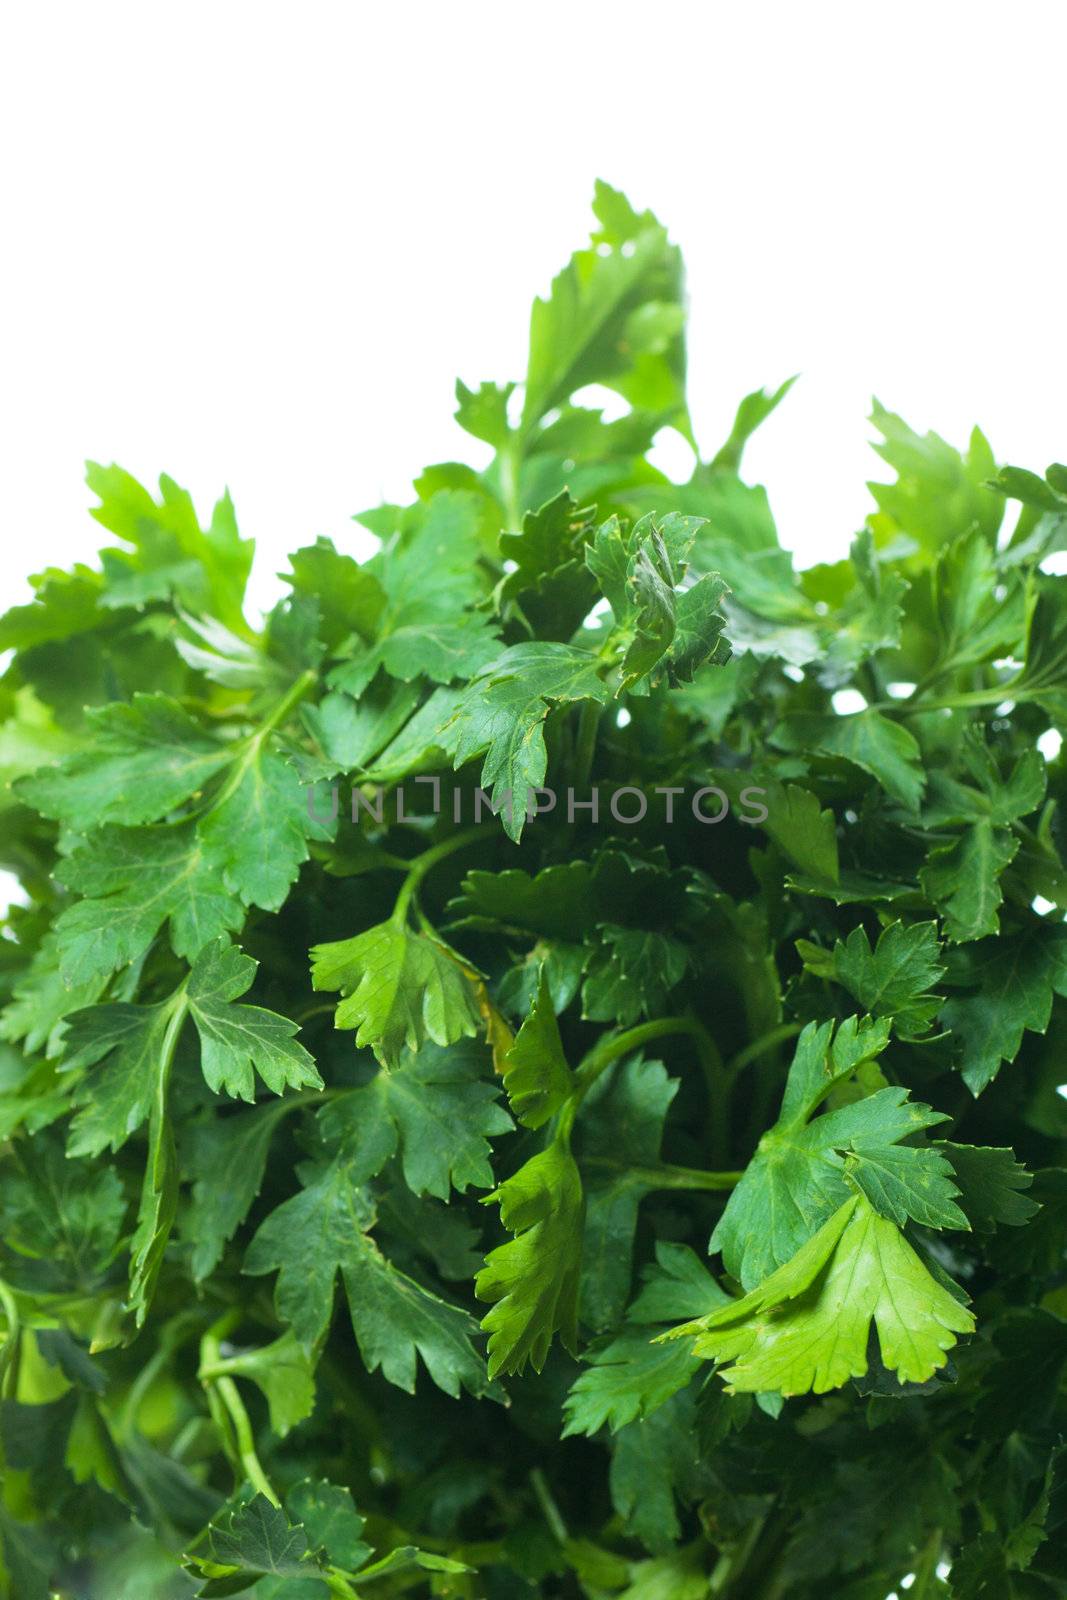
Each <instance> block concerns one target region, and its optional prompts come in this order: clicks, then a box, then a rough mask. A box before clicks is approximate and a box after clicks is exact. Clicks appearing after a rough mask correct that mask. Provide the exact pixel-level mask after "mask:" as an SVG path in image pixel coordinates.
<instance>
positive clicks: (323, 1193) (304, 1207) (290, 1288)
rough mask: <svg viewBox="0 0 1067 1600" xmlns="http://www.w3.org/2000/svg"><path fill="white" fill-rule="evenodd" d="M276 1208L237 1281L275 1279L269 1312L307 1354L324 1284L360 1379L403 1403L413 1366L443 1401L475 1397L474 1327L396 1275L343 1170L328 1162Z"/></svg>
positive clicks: (323, 1309) (365, 1203) (479, 1367)
mask: <svg viewBox="0 0 1067 1600" xmlns="http://www.w3.org/2000/svg"><path fill="white" fill-rule="evenodd" d="M309 1177H310V1182H308V1183H307V1184H306V1186H305V1187H304V1188H303V1189H302V1190H301V1191H300V1193H299V1194H296V1195H293V1196H292V1198H291V1199H289V1200H284V1201H283V1202H282V1204H281V1205H280V1206H278V1207H277V1208H276V1210H274V1211H272V1212H271V1214H270V1216H269V1217H268V1218H267V1219H266V1221H265V1222H264V1223H263V1224H262V1225H261V1227H260V1228H259V1231H258V1232H257V1234H256V1236H255V1238H254V1239H253V1240H252V1243H251V1245H250V1246H249V1248H248V1254H247V1255H246V1257H245V1271H246V1272H248V1273H251V1274H253V1275H260V1274H262V1273H266V1272H273V1271H275V1270H277V1272H278V1281H277V1286H276V1289H275V1296H274V1298H275V1304H276V1306H277V1308H278V1315H279V1316H280V1317H281V1318H282V1320H283V1322H285V1323H286V1324H287V1325H289V1326H291V1327H292V1329H293V1331H294V1333H295V1334H296V1336H297V1338H298V1339H299V1340H300V1342H301V1344H302V1345H303V1346H304V1348H305V1349H306V1350H308V1351H310V1350H312V1349H314V1348H315V1347H316V1346H317V1345H318V1344H319V1343H320V1342H321V1340H322V1338H323V1336H324V1335H325V1333H326V1330H327V1328H328V1326H329V1322H330V1317H331V1313H332V1310H333V1295H334V1282H335V1280H336V1278H337V1275H338V1273H340V1275H341V1280H342V1282H343V1284H344V1289H345V1295H346V1298H347V1300H348V1308H349V1313H350V1315H351V1318H352V1328H353V1331H354V1333H355V1336H356V1343H357V1345H358V1346H359V1352H360V1355H361V1356H362V1358H363V1363H364V1366H365V1367H366V1368H367V1371H368V1372H377V1371H378V1370H379V1369H380V1370H381V1373H382V1376H383V1377H384V1378H385V1379H386V1380H387V1381H388V1382H389V1383H395V1384H397V1385H398V1386H399V1387H400V1388H401V1389H406V1390H407V1391H408V1392H409V1393H413V1392H414V1389H415V1371H416V1366H417V1360H418V1358H419V1357H421V1359H422V1361H423V1362H424V1364H425V1366H426V1370H427V1372H428V1373H429V1374H430V1377H431V1378H432V1379H433V1381H434V1383H436V1384H437V1386H438V1388H440V1389H443V1390H444V1391H445V1393H446V1394H450V1395H452V1396H456V1395H458V1394H459V1392H460V1388H461V1386H462V1387H463V1388H465V1389H468V1390H469V1391H470V1393H471V1394H475V1395H477V1394H483V1393H484V1392H485V1389H486V1385H487V1379H486V1375H485V1367H484V1365H483V1363H482V1361H481V1359H480V1357H479V1356H478V1355H477V1354H476V1352H475V1350H474V1346H473V1345H472V1343H471V1334H472V1333H473V1332H474V1331H475V1325H474V1323H473V1321H472V1320H471V1318H470V1317H468V1315H467V1313H466V1312H465V1311H461V1310H460V1309H459V1308H458V1307H456V1306H453V1305H450V1304H449V1303H448V1302H447V1301H446V1300H442V1299H441V1298H440V1297H439V1296H438V1295H435V1294H432V1293H431V1292H430V1290H429V1289H424V1288H423V1287H422V1285H421V1284H418V1283H416V1282H415V1281H414V1279H412V1278H409V1277H407V1276H406V1274H404V1273H402V1272H399V1271H397V1269H396V1267H394V1266H393V1264H392V1263H391V1262H390V1261H388V1260H387V1259H386V1257H385V1256H383V1255H382V1253H381V1251H380V1250H379V1249H378V1247H377V1245H376V1244H375V1243H374V1240H373V1239H372V1238H371V1237H370V1234H369V1232H368V1231H367V1230H368V1229H369V1228H371V1227H372V1226H373V1223H374V1217H375V1213H374V1207H373V1204H372V1202H371V1199H370V1195H369V1193H368V1191H367V1190H366V1189H364V1188H363V1187H362V1186H361V1185H360V1184H359V1183H358V1182H357V1181H356V1180H355V1178H354V1177H353V1172H352V1168H351V1164H350V1162H349V1161H348V1160H347V1159H345V1158H339V1159H335V1160H333V1161H332V1162H330V1163H328V1164H327V1165H324V1166H320V1167H318V1168H316V1169H315V1170H314V1171H313V1172H312V1173H310V1174H309Z"/></svg>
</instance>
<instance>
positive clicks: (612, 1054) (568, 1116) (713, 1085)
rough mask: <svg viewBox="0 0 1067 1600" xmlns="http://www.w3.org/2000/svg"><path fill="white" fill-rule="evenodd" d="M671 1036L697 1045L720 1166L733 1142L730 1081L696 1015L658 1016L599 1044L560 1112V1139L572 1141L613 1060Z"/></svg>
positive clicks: (712, 1140) (712, 1142) (712, 1143)
mask: <svg viewBox="0 0 1067 1600" xmlns="http://www.w3.org/2000/svg"><path fill="white" fill-rule="evenodd" d="M670 1034H688V1035H689V1037H690V1038H691V1039H692V1040H693V1041H694V1043H695V1045H696V1049H697V1055H698V1057H699V1060H700V1065H701V1068H702V1070H703V1073H704V1079H705V1082H706V1084H707V1090H708V1107H709V1113H710V1118H709V1120H710V1123H711V1138H710V1147H711V1149H712V1151H713V1159H714V1162H715V1165H716V1166H718V1165H720V1163H722V1162H723V1160H724V1156H725V1152H726V1150H727V1148H728V1143H729V1141H728V1138H727V1123H728V1120H729V1100H728V1097H729V1080H728V1079H727V1077H726V1073H725V1070H724V1068H723V1064H722V1057H721V1056H720V1054H719V1047H718V1045H717V1044H716V1043H715V1040H714V1039H713V1038H712V1037H711V1034H710V1033H709V1032H708V1030H707V1028H705V1026H704V1024H703V1023H702V1022H701V1021H700V1018H699V1017H694V1016H692V1015H688V1016H679V1017H655V1018H654V1019H653V1020H652V1021H651V1022H640V1023H638V1024H637V1026H636V1027H634V1028H625V1029H623V1031H622V1032H621V1033H615V1034H609V1035H608V1037H607V1038H606V1039H602V1040H601V1041H600V1042H599V1043H598V1044H595V1045H594V1046H593V1048H592V1050H590V1052H589V1054H588V1055H587V1056H586V1057H585V1059H584V1060H583V1061H582V1062H581V1064H580V1066H579V1067H578V1070H577V1072H576V1073H575V1078H576V1085H575V1092H574V1093H573V1094H572V1095H571V1098H570V1099H569V1100H568V1102H567V1104H566V1105H565V1106H564V1107H563V1110H562V1112H561V1113H560V1119H559V1124H558V1128H557V1137H559V1138H561V1139H567V1138H569V1136H570V1131H571V1127H572V1126H573V1123H574V1118H575V1116H576V1114H577V1111H578V1107H579V1105H580V1104H581V1102H582V1101H583V1100H584V1099H585V1096H586V1095H587V1094H588V1093H589V1090H590V1089H591V1088H592V1086H593V1084H594V1083H595V1082H596V1080H597V1079H598V1078H599V1077H600V1074H601V1073H602V1072H604V1071H605V1070H606V1069H607V1068H608V1067H610V1066H611V1063H612V1062H613V1061H618V1059H619V1057H620V1056H627V1055H630V1054H631V1053H632V1052H633V1051H634V1050H639V1049H640V1048H641V1046H642V1045H645V1044H650V1043H651V1042H652V1040H653V1039H663V1038H665V1037H667V1036H668V1035H670Z"/></svg>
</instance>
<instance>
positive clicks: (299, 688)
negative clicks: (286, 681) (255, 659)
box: [208, 667, 318, 811]
mask: <svg viewBox="0 0 1067 1600" xmlns="http://www.w3.org/2000/svg"><path fill="white" fill-rule="evenodd" d="M317 682H318V673H317V672H313V671H312V670H311V668H310V667H309V668H308V669H307V671H306V672H302V673H301V674H300V676H299V678H296V679H294V680H293V682H292V683H291V684H290V685H289V687H288V689H286V691H285V693H284V694H283V695H282V696H281V697H280V699H278V700H277V701H276V702H275V704H274V705H273V706H272V707H271V709H270V711H268V712H267V715H266V717H265V718H264V720H263V721H262V722H261V723H260V724H259V726H258V728H257V729H256V731H255V733H252V734H249V736H248V738H247V739H246V740H245V741H244V750H243V751H242V752H241V754H240V756H239V757H238V759H237V760H236V761H235V762H234V764H233V766H232V768H231V769H230V774H229V777H228V778H227V779H226V782H225V783H224V784H223V785H222V788H221V789H220V790H219V792H218V794H217V795H215V796H214V797H213V798H212V800H211V803H210V805H209V807H208V810H209V811H215V810H217V809H218V807H219V806H220V805H221V804H222V802H223V801H224V800H228V799H229V798H230V796H231V795H232V794H233V793H234V791H235V790H236V789H237V788H238V787H239V785H240V783H241V780H242V779H243V777H244V775H245V773H246V772H247V771H248V769H249V767H250V766H251V765H252V763H253V762H254V761H255V760H256V758H257V756H258V755H259V752H260V749H261V748H262V746H263V744H264V742H265V741H266V740H267V739H269V737H270V735H271V734H272V733H273V732H274V730H275V728H280V727H281V725H282V723H283V722H285V721H286V720H287V719H288V717H289V715H290V714H291V712H292V711H293V710H294V709H295V707H296V706H297V705H298V704H299V703H300V701H301V700H302V699H303V698H304V696H305V695H306V694H307V692H308V690H309V689H310V688H311V687H312V686H313V685H314V684H315V683H317ZM237 748H238V749H240V745H238V747H237Z"/></svg>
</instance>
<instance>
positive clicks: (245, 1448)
mask: <svg viewBox="0 0 1067 1600" xmlns="http://www.w3.org/2000/svg"><path fill="white" fill-rule="evenodd" d="M240 1320H241V1313H240V1312H239V1311H237V1310H233V1311H227V1312H226V1313H225V1315H224V1316H221V1317H220V1318H219V1319H218V1321H217V1322H215V1323H213V1324H212V1325H211V1327H210V1328H209V1329H208V1330H207V1332H206V1333H205V1334H204V1336H203V1338H202V1339H201V1341H200V1370H199V1372H198V1374H197V1376H198V1377H199V1379H200V1381H201V1383H202V1384H203V1385H204V1390H205V1393H206V1394H207V1398H208V1404H209V1405H210V1407H211V1413H212V1416H213V1417H214V1419H215V1422H216V1424H217V1425H219V1431H220V1433H221V1434H222V1436H223V1442H224V1444H228V1445H229V1446H230V1447H231V1450H232V1453H233V1455H234V1456H235V1457H236V1461H235V1465H236V1466H237V1468H238V1470H240V1471H241V1472H243V1473H244V1476H245V1477H246V1478H247V1479H248V1481H249V1483H250V1484H251V1485H252V1487H253V1488H254V1489H255V1490H256V1492H257V1493H258V1494H261V1495H263V1496H264V1498H265V1499H267V1500H269V1501H270V1503H271V1505H272V1506H277V1507H279V1508H280V1507H281V1501H280V1500H279V1499H278V1496H277V1495H276V1494H275V1492H274V1489H273V1487H272V1486H271V1482H270V1479H269V1478H268V1477H267V1474H266V1473H265V1472H264V1471H263V1468H262V1466H261V1465H260V1460H259V1456H258V1455H257V1454H256V1443H255V1439H254V1437H253V1435H252V1423H251V1421H250V1420H249V1416H248V1412H247V1411H246V1410H245V1403H244V1401H243V1400H242V1399H241V1396H240V1393H239V1392H238V1388H237V1385H236V1383H234V1381H233V1379H232V1378H229V1377H219V1376H215V1375H213V1374H214V1372H215V1371H217V1369H218V1367H219V1365H220V1363H221V1361H222V1348H221V1347H222V1341H223V1339H224V1338H225V1337H226V1335H227V1334H228V1333H231V1332H232V1331H233V1329H234V1328H235V1327H236V1326H237V1324H238V1323H239V1322H240ZM221 1413H224V1414H225V1415H224V1417H223V1415H221Z"/></svg>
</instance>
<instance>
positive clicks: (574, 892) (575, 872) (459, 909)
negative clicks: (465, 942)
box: [450, 861, 592, 939]
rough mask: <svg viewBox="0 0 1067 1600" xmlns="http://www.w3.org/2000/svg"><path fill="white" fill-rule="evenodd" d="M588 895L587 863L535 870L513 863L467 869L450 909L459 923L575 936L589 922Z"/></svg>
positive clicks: (558, 936)
mask: <svg viewBox="0 0 1067 1600" xmlns="http://www.w3.org/2000/svg"><path fill="white" fill-rule="evenodd" d="M591 898H592V877H591V873H590V870H589V865H588V863H587V862H585V861H566V862H560V863H559V864H558V865H554V866H550V867H545V868H544V870H543V871H541V872H538V873H537V874H536V875H535V876H533V875H531V874H530V873H528V872H523V871H522V870H521V868H519V867H508V868H507V870H506V871H504V872H468V873H467V876H466V877H465V878H464V880H463V882H462V884H461V885H460V896H459V898H458V899H457V900H454V901H453V903H452V906H451V908H450V909H451V910H452V911H454V912H456V913H458V914H459V920H458V922H457V924H456V925H457V926H458V927H461V928H473V929H478V930H484V931H493V932H495V931H497V930H499V931H501V932H513V931H515V930H519V931H522V932H524V933H530V934H537V935H539V936H540V937H542V938H545V939H576V938H579V937H581V936H582V935H583V934H584V933H586V932H588V930H589V929H590V927H591V926H592V908H591Z"/></svg>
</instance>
